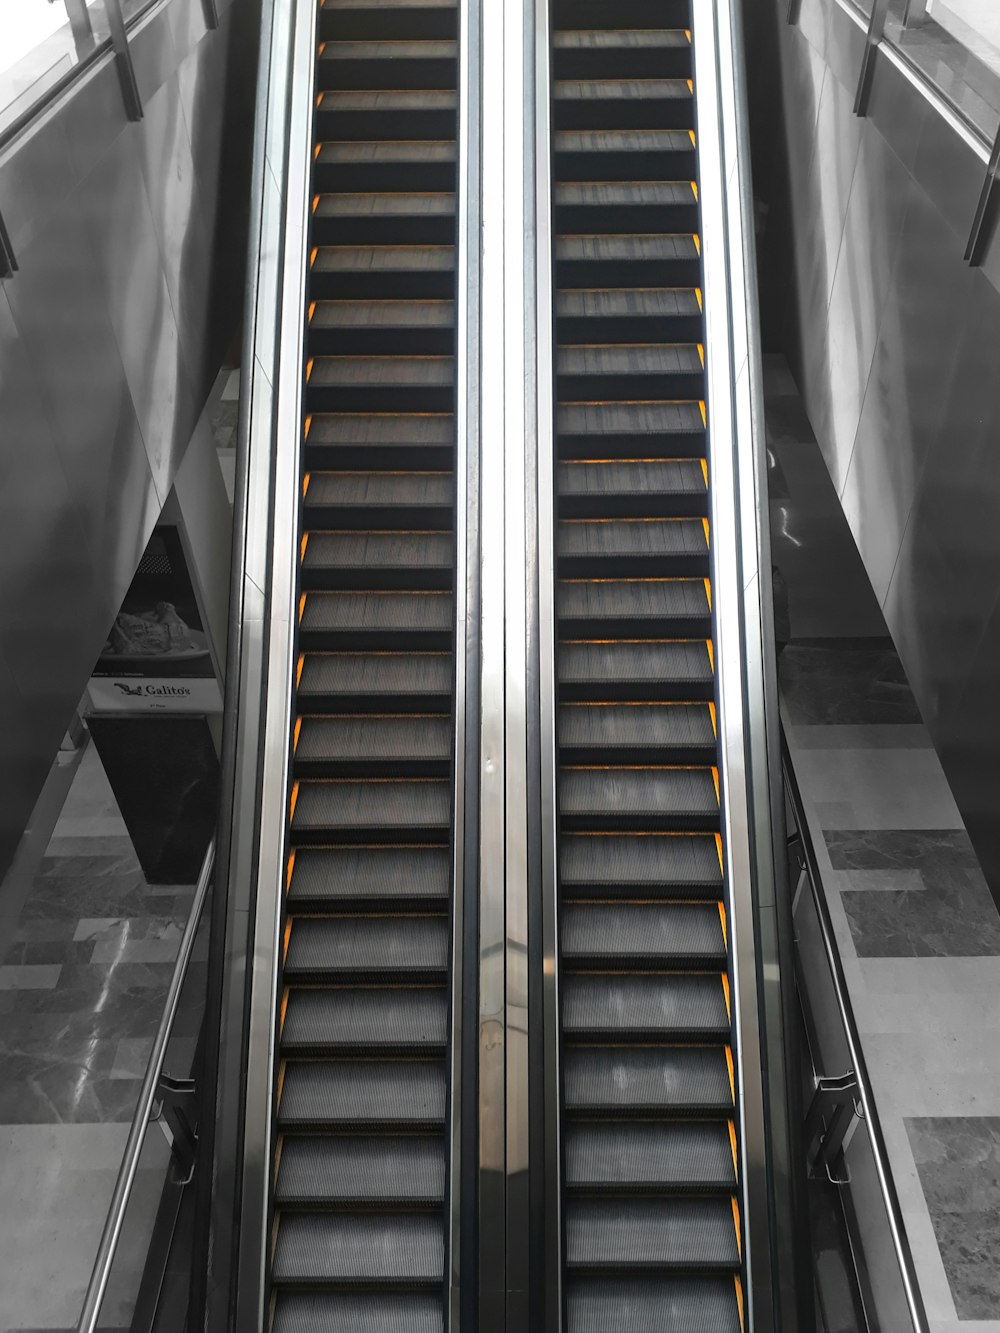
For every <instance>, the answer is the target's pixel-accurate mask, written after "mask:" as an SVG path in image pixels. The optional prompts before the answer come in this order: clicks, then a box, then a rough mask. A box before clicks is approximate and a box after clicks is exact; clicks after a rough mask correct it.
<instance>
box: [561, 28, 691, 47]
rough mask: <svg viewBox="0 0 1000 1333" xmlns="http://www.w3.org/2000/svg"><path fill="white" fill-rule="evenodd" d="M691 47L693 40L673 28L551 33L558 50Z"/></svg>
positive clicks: (598, 29)
mask: <svg viewBox="0 0 1000 1333" xmlns="http://www.w3.org/2000/svg"><path fill="white" fill-rule="evenodd" d="M690 45H691V42H690V39H689V38H688V36H687V34H686V33H685V32H684V31H683V30H682V29H671V28H631V29H630V28H591V29H569V30H565V29H564V30H562V31H556V32H554V33H553V34H552V46H553V48H554V49H555V50H556V51H584V50H585V51H636V50H648V49H650V48H652V49H654V50H656V49H662V48H666V49H678V48H685V49H686V48H689V47H690Z"/></svg>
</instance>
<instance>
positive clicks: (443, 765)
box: [294, 713, 452, 777]
mask: <svg viewBox="0 0 1000 1333" xmlns="http://www.w3.org/2000/svg"><path fill="white" fill-rule="evenodd" d="M301 722H302V727H301V730H300V731H299V740H298V745H297V746H296V748H295V758H294V771H295V772H296V774H299V775H301V776H303V777H347V776H349V777H365V776H371V777H380V776H381V777H403V776H407V777H447V776H448V772H449V770H450V765H451V742H452V724H451V718H450V717H446V716H439V715H434V714H429V715H428V714H420V713H404V714H402V715H399V716H392V715H391V714H382V715H376V716H352V715H344V716H336V715H334V716H322V717H303V718H301Z"/></svg>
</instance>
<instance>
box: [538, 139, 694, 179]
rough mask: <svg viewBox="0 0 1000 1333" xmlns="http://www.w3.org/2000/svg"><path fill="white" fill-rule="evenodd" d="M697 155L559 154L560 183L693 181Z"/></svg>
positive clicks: (555, 158)
mask: <svg viewBox="0 0 1000 1333" xmlns="http://www.w3.org/2000/svg"><path fill="white" fill-rule="evenodd" d="M694 170H695V153H694V148H693V147H692V148H691V149H683V148H680V149H673V148H667V149H663V150H662V151H659V152H657V151H653V150H650V151H649V152H637V151H628V152H620V153H613V152H588V151H586V150H581V151H579V152H567V151H565V150H564V151H559V150H558V149H557V151H556V152H555V154H554V156H553V176H554V178H555V180H556V181H560V182H561V181H689V180H693V179H694Z"/></svg>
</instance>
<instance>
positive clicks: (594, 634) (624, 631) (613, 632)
mask: <svg viewBox="0 0 1000 1333" xmlns="http://www.w3.org/2000/svg"><path fill="white" fill-rule="evenodd" d="M711 633H712V621H711V618H710V617H709V616H697V617H696V616H671V617H669V618H667V617H664V618H663V619H662V620H651V619H650V618H648V617H644V618H643V619H639V618H638V617H635V618H634V619H633V618H631V617H627V616H622V617H621V618H620V619H619V618H615V619H613V620H612V619H609V618H608V617H607V616H579V617H573V618H570V617H569V616H560V617H559V637H560V639H707V638H709V637H710V636H711ZM572 688H574V687H572V686H565V687H562V686H561V687H560V689H561V690H562V689H565V690H566V691H567V693H566V694H565V698H566V699H567V700H569V699H570V698H571V695H570V694H569V693H568V691H569V690H570V689H572ZM603 688H604V691H605V693H604V697H605V698H606V697H607V690H608V686H607V685H605V686H604V687H603ZM614 688H615V695H616V697H617V695H618V690H619V686H617V685H615V687H614ZM640 688H641V685H640ZM621 697H622V698H623V699H628V695H627V694H624V693H623V694H622V696H621ZM629 702H632V700H629Z"/></svg>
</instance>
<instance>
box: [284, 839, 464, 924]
mask: <svg viewBox="0 0 1000 1333" xmlns="http://www.w3.org/2000/svg"><path fill="white" fill-rule="evenodd" d="M450 882H451V857H450V854H449V851H448V848H447V847H302V848H299V849H298V850H297V851H296V853H295V860H294V863H293V867H292V876H291V885H290V887H289V890H288V900H289V905H290V907H292V908H293V909H295V910H298V911H301V910H302V909H303V907H306V908H308V907H314V908H315V907H320V906H323V907H333V906H340V905H341V904H347V903H353V902H355V901H361V902H365V903H374V902H385V904H386V905H387V906H388V905H394V904H396V903H399V902H410V901H418V902H421V903H423V902H427V901H431V902H433V901H436V900H447V897H448V891H449V888H450Z"/></svg>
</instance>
